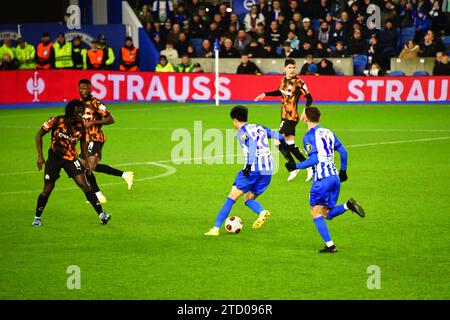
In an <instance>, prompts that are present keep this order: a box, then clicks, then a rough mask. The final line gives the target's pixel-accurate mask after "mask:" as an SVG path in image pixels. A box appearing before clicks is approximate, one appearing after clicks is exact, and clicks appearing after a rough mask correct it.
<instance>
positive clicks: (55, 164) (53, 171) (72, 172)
mask: <svg viewBox="0 0 450 320" xmlns="http://www.w3.org/2000/svg"><path fill="white" fill-rule="evenodd" d="M61 169H64V171H65V172H66V173H67V175H68V176H69V178H73V177H76V176H78V175H80V174H83V173H84V167H83V164H82V163H81V162H80V160H78V159H75V160H66V159H63V158H61V157H58V156H57V155H56V154H55V153H54V152H53V151H51V150H49V151H48V158H47V161H46V162H45V176H44V179H45V180H46V181H50V182H55V181H56V180H58V179H59V177H60V176H59V173H60V172H61Z"/></svg>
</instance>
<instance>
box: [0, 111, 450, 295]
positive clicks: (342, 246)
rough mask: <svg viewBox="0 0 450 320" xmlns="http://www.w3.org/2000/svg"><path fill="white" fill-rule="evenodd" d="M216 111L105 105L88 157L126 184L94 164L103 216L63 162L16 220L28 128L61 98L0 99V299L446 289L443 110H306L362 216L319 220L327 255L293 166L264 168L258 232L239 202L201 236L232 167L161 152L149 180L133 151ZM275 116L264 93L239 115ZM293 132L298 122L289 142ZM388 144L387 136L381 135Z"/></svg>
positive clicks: (269, 121) (27, 174) (28, 152)
mask: <svg viewBox="0 0 450 320" xmlns="http://www.w3.org/2000/svg"><path fill="white" fill-rule="evenodd" d="M230 108H231V105H223V106H221V107H219V108H216V107H213V106H211V105H201V104H191V105H188V104H179V103H173V104H122V105H111V106H110V110H111V111H112V114H113V115H114V117H115V118H116V123H115V124H114V125H111V126H107V127H105V132H106V136H107V143H106V144H105V147H104V149H103V163H106V164H111V165H118V166H117V167H119V168H122V169H129V170H133V171H135V173H136V179H137V182H136V184H135V187H134V190H133V191H131V192H129V191H127V188H126V184H125V182H124V181H123V180H122V179H120V178H117V177H111V176H106V175H103V174H97V181H98V182H99V185H100V186H101V187H102V186H103V187H102V190H103V193H104V194H105V195H106V196H107V198H108V203H107V204H106V205H104V208H105V209H106V210H107V211H108V212H111V213H112V214H113V219H112V220H111V221H110V223H109V224H108V225H107V226H102V225H100V223H99V221H98V218H97V216H96V215H95V213H94V211H93V209H92V208H91V207H90V205H88V204H86V203H85V198H84V195H83V193H82V192H81V191H80V190H78V189H77V188H76V186H75V184H74V182H73V181H72V180H70V179H68V178H67V176H66V174H65V173H64V172H63V171H62V172H61V179H60V180H58V182H57V184H56V188H55V190H54V192H53V194H52V196H51V198H50V200H49V203H48V205H47V208H46V209H45V211H44V214H43V226H42V227H40V228H36V227H32V226H31V222H32V220H33V216H34V211H35V206H36V198H37V196H38V194H39V192H40V190H41V188H42V184H43V173H42V172H40V173H38V172H37V168H36V164H35V160H36V151H35V147H34V135H35V133H36V132H37V130H38V128H39V126H40V125H41V124H42V123H43V122H44V121H45V120H46V119H47V118H48V117H49V116H50V115H57V114H60V113H61V112H62V108H52V109H41V110H39V109H34V110H14V111H0V134H1V137H2V139H1V141H0V148H1V150H2V153H1V160H2V161H1V162H0V172H1V173H0V201H1V207H0V217H1V219H0V221H1V232H0V246H1V249H0V298H1V299H449V298H450V290H449V289H450V251H449V250H448V249H449V245H448V244H449V242H450V233H449V232H448V230H450V219H449V218H448V209H449V207H450V205H449V204H450V203H449V197H448V189H449V181H450V172H449V155H450V148H449V147H450V144H449V142H450V141H449V139H450V125H449V123H448V119H449V117H450V108H448V107H445V106H438V105H434V106H429V105H420V106H419V105H412V106H407V105H399V106H396V105H386V106H383V105H353V106H337V105H336V106H331V105H327V106H323V107H322V108H321V109H322V113H323V125H324V126H327V127H329V128H331V129H333V130H334V131H335V133H336V134H337V135H338V137H339V138H340V139H341V141H342V142H343V143H344V145H346V146H347V147H348V152H349V168H348V175H349V180H348V181H347V182H346V183H344V184H343V185H342V189H341V196H340V201H339V202H340V203H342V202H344V201H345V200H346V199H347V198H348V197H349V196H353V197H355V198H356V199H357V200H358V201H360V202H361V203H362V204H363V205H364V207H365V209H366V212H367V217H366V218H365V219H361V218H359V217H358V216H357V215H355V214H353V213H350V212H348V213H346V214H344V215H342V216H340V217H338V218H336V219H335V220H333V221H331V222H328V226H329V229H330V232H331V236H332V238H333V240H334V241H335V243H336V245H337V248H338V250H339V252H338V254H335V255H320V254H318V253H317V250H318V249H321V248H322V246H323V242H322V240H321V238H320V237H319V235H318V233H317V231H316V229H315V227H314V224H313V222H312V221H311V217H310V214H309V206H308V194H309V187H310V184H309V183H305V182H304V178H305V174H306V173H301V174H300V175H299V176H298V178H297V179H296V180H294V181H292V182H289V183H288V182H287V181H286V178H287V173H286V172H285V171H284V170H280V172H279V173H278V174H277V175H275V176H274V177H273V180H272V184H271V186H270V187H269V189H268V190H267V192H266V193H265V194H264V195H263V196H261V197H260V199H259V200H260V202H261V203H262V204H263V206H264V207H265V208H267V209H268V210H270V211H271V213H272V215H271V216H270V218H269V220H268V222H267V223H266V225H264V227H263V228H262V229H259V230H252V229H251V224H252V223H253V221H254V219H255V218H256V215H255V214H254V213H252V212H251V211H250V210H249V209H248V208H246V207H245V206H244V204H243V201H242V200H240V201H239V202H238V203H237V204H236V205H235V206H234V208H233V210H232V213H231V214H232V215H237V216H239V217H241V218H242V219H243V221H244V229H243V231H242V232H241V233H240V234H239V235H229V234H226V232H225V231H224V229H223V228H222V229H221V235H220V236H219V237H218V238H209V237H205V236H204V235H203V233H204V232H206V231H207V230H208V229H209V228H210V227H211V226H212V225H213V223H214V220H215V217H216V213H217V211H218V210H219V208H220V207H221V205H222V204H223V202H224V199H225V197H226V196H227V193H228V192H229V189H230V187H231V184H232V182H233V179H234V176H235V174H236V173H237V172H238V170H240V168H241V165H240V164H233V165H205V164H203V165H174V164H173V163H171V162H170V161H164V162H161V163H159V164H160V165H161V164H162V165H166V166H167V165H168V166H170V167H174V168H175V169H176V172H175V173H174V174H171V175H167V176H163V177H160V178H155V179H152V177H155V176H158V175H163V174H164V173H165V172H167V170H168V169H170V168H165V167H161V166H157V165H151V164H150V165H149V164H142V163H143V162H149V161H161V160H170V159H171V150H172V148H173V147H174V146H175V145H176V144H177V142H172V141H171V134H172V132H173V130H174V129H175V128H187V129H189V130H190V131H191V132H192V130H193V122H194V121H195V120H202V121H203V130H204V131H205V130H206V129H207V128H219V129H221V130H224V129H226V128H231V122H230V119H229V116H228V114H229V110H230ZM279 120H280V119H279V106H278V105H263V104H260V105H251V106H250V122H256V123H261V124H264V125H267V126H269V127H272V128H277V127H278V125H279ZM304 132H305V127H304V126H303V125H299V126H298V127H297V133H298V138H297V142H299V141H301V140H300V137H301V136H302V135H303V134H304ZM49 138H50V137H49V136H46V137H45V141H46V142H45V144H44V150H47V149H48V145H49ZM422 139H423V141H417V140H422ZM428 139H430V140H428ZM439 139H441V140H439ZM388 142H395V143H393V144H382V143H388ZM397 142H398V143H397ZM207 144H208V142H204V144H203V145H204V146H206V145H207ZM337 157H338V156H337ZM127 163H128V164H129V165H121V164H127ZM130 163H141V164H130ZM119 165H120V166H119ZM172 171H173V170H172ZM70 265H77V266H79V267H80V269H81V289H80V290H69V289H67V287H66V280H67V278H68V276H69V274H67V273H66V269H67V267H68V266H70ZM371 265H376V266H379V267H380V270H381V289H379V290H369V289H368V287H367V279H368V277H369V276H370V275H371V274H368V273H367V268H368V267H369V266H371Z"/></svg>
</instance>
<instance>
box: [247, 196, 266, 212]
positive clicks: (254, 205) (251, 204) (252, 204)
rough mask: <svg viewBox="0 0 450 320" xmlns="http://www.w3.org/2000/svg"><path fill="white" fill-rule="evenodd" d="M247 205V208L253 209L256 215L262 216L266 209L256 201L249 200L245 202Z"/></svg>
mask: <svg viewBox="0 0 450 320" xmlns="http://www.w3.org/2000/svg"><path fill="white" fill-rule="evenodd" d="M245 205H246V206H247V207H249V208H250V209H252V211H253V212H254V213H256V214H260V213H261V212H263V211H264V208H263V207H262V205H261V204H260V203H259V202H258V201H256V200H255V199H249V200H247V201H245Z"/></svg>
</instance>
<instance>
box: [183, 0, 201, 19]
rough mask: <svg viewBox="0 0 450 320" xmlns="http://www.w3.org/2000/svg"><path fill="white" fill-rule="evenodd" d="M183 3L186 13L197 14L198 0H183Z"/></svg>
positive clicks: (189, 14) (199, 4)
mask: <svg viewBox="0 0 450 320" xmlns="http://www.w3.org/2000/svg"><path fill="white" fill-rule="evenodd" d="M185 4H186V13H187V15H188V16H189V17H193V16H196V15H197V14H198V9H199V8H200V7H201V3H200V0H190V1H185Z"/></svg>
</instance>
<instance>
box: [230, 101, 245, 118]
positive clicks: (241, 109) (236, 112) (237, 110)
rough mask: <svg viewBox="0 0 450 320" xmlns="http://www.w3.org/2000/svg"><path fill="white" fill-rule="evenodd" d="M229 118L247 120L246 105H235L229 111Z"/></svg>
mask: <svg viewBox="0 0 450 320" xmlns="http://www.w3.org/2000/svg"><path fill="white" fill-rule="evenodd" d="M230 117H231V119H237V120H238V121H239V122H247V118H248V109H247V107H246V106H243V105H237V106H235V107H234V108H233V109H231V112H230Z"/></svg>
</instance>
